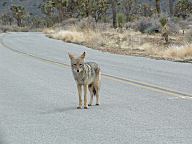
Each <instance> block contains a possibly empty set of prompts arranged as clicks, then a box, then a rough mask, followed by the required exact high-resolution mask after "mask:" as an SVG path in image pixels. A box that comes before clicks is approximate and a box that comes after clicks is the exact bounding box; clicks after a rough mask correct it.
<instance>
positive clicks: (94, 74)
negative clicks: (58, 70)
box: [69, 52, 101, 109]
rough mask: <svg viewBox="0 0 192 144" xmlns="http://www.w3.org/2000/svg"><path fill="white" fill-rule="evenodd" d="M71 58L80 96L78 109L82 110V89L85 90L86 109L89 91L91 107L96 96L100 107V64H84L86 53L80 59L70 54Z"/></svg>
mask: <svg viewBox="0 0 192 144" xmlns="http://www.w3.org/2000/svg"><path fill="white" fill-rule="evenodd" d="M69 58H70V59H71V69H72V72H73V76H74V79H75V81H76V83H77V89H78V94H79V106H78V107H77V108H78V109H81V108H82V87H83V89H84V108H85V109H87V108H88V103H87V92H88V89H89V92H90V95H91V98H90V102H89V106H91V105H92V103H93V96H94V95H96V105H99V104H100V103H99V89H100V79H101V71H100V68H99V66H98V64H96V63H95V62H84V60H85V52H84V53H83V54H82V55H81V56H80V57H75V56H74V55H72V54H70V53H69Z"/></svg>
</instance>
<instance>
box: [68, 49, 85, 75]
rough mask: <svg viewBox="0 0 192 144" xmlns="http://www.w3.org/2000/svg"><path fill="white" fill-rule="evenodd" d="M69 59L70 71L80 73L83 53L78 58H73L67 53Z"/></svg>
mask: <svg viewBox="0 0 192 144" xmlns="http://www.w3.org/2000/svg"><path fill="white" fill-rule="evenodd" d="M69 58H70V59H71V67H72V70H73V71H74V72H77V73H80V72H81V71H82V70H83V65H84V59H85V52H84V53H83V54H82V55H81V56H80V57H75V56H74V55H73V54H70V53H69Z"/></svg>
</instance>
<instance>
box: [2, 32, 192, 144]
mask: <svg viewBox="0 0 192 144" xmlns="http://www.w3.org/2000/svg"><path fill="white" fill-rule="evenodd" d="M0 41H1V44H0V143H2V144H64V143H66V144H84V143H93V144H98V143H99V144H108V143H109V144H111V143H114V144H116V143H119V144H127V143H128V144H191V143H192V135H191V133H192V113H191V111H192V99H191V98H190V95H191V93H192V65H191V64H181V63H174V62H167V61H156V60H151V59H147V58H138V57H129V56H119V55H113V54H109V53H103V52H98V51H95V50H92V49H87V48H85V47H83V46H78V45H74V44H67V43H63V42H62V41H57V40H52V39H48V38H46V37H45V36H44V35H43V34H41V33H9V34H5V35H1V36H0ZM8 48H12V49H15V50H19V51H22V52H25V53H28V54H33V55H35V56H37V57H42V58H45V59H49V60H51V61H57V62H61V63H66V64H69V59H68V56H67V52H74V53H77V54H78V53H80V52H83V51H86V52H87V54H88V56H87V60H92V61H96V62H98V63H99V64H100V65H101V67H102V71H103V73H105V74H109V75H113V76H116V77H120V78H125V79H127V80H130V79H131V80H133V81H139V82H141V83H147V84H149V85H155V86H157V87H163V88H166V89H171V90H172V91H178V92H181V93H185V94H188V96H184V95H181V96H179V95H178V94H177V95H176V94H174V93H168V92H163V91H161V90H156V89H155V88H151V87H143V86H142V85H139V84H134V83H130V82H127V81H122V80H118V79H113V78H110V77H106V76H103V77H102V88H101V106H99V107H95V106H93V107H91V108H90V109H88V110H83V109H82V110H77V109H76V105H77V100H78V97H77V90H76V87H75V82H74V80H73V77H72V73H71V70H70V69H69V67H65V66H62V65H60V64H54V63H52V62H47V61H43V60H39V59H36V58H34V57H31V56H28V55H23V54H19V53H16V52H13V51H12V50H10V49H8Z"/></svg>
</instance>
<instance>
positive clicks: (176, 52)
mask: <svg viewBox="0 0 192 144" xmlns="http://www.w3.org/2000/svg"><path fill="white" fill-rule="evenodd" d="M160 56H161V57H164V58H172V59H187V58H192V44H189V45H185V46H174V47H173V46H172V47H169V48H168V49H167V50H164V51H162V52H160Z"/></svg>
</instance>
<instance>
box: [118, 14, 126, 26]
mask: <svg viewBox="0 0 192 144" xmlns="http://www.w3.org/2000/svg"><path fill="white" fill-rule="evenodd" d="M117 23H118V27H120V28H122V27H123V25H124V23H125V15H124V14H123V13H118V14H117Z"/></svg>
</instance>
